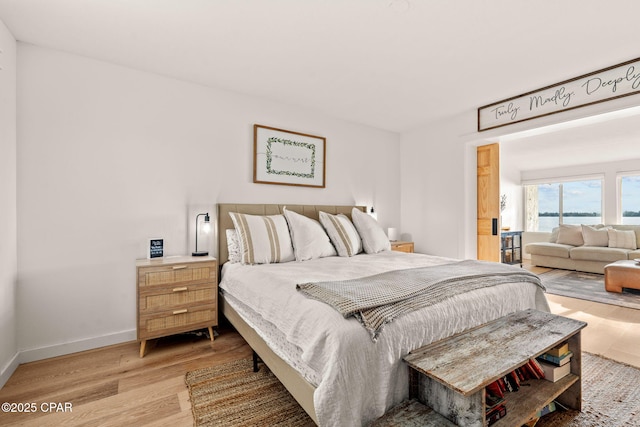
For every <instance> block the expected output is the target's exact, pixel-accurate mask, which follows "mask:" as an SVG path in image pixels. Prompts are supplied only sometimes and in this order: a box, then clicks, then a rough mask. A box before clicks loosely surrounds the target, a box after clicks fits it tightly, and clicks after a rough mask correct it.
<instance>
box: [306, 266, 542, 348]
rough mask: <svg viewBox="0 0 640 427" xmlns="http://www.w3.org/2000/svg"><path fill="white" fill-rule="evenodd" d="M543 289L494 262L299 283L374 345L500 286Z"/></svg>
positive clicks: (536, 280) (524, 275) (513, 269)
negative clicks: (399, 324)
mask: <svg viewBox="0 0 640 427" xmlns="http://www.w3.org/2000/svg"><path fill="white" fill-rule="evenodd" d="M513 282H529V283H533V284H535V285H537V286H539V287H540V288H542V289H544V286H543V285H542V283H541V282H540V279H539V278H538V276H536V275H535V274H533V273H531V272H529V271H527V270H523V269H522V268H518V267H514V266H511V265H506V264H500V263H496V262H487V261H475V260H465V261H460V262H456V263H453V264H445V265H438V266H431V267H418V268H409V269H405V270H395V271H388V272H385V273H380V274H376V275H373V276H367V277H361V278H358V279H351V280H336V281H329V282H315V283H301V284H298V285H296V288H297V289H298V291H300V292H302V293H303V294H305V295H306V296H307V297H309V298H313V299H316V300H318V301H322V302H324V303H326V304H329V305H330V306H332V307H333V308H335V309H336V310H337V311H338V312H339V313H340V314H342V316H344V317H345V318H347V317H350V316H354V317H356V318H357V319H358V320H359V321H360V323H362V325H363V326H364V327H365V328H366V329H367V331H369V333H370V334H371V339H372V340H373V341H374V342H375V341H376V340H377V338H378V335H379V334H380V332H381V331H382V328H383V327H384V325H385V324H387V323H389V322H391V321H393V320H394V319H395V318H396V317H398V316H401V315H403V314H406V313H410V312H412V311H414V310H417V309H420V308H423V307H428V306H431V305H434V304H437V303H439V302H442V301H444V300H446V299H448V298H451V297H452V296H455V295H459V294H462V293H464V292H469V291H472V290H475V289H480V288H487V287H491V286H496V285H500V284H503V283H513Z"/></svg>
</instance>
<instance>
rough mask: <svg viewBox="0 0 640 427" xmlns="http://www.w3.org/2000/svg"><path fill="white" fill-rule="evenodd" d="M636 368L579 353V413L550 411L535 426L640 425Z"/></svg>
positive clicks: (639, 400)
mask: <svg viewBox="0 0 640 427" xmlns="http://www.w3.org/2000/svg"><path fill="white" fill-rule="evenodd" d="M639 384H640V369H638V368H635V367H633V366H629V365H625V364H623V363H618V362H615V361H613V360H609V359H606V358H604V357H600V356H595V355H593V354H589V353H585V352H582V412H578V411H573V410H570V411H566V412H553V413H551V414H549V415H547V416H544V417H542V418H541V419H540V421H538V423H537V424H536V427H632V426H635V427H637V426H640V387H639V386H638V385H639Z"/></svg>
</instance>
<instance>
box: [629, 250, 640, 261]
mask: <svg viewBox="0 0 640 427" xmlns="http://www.w3.org/2000/svg"><path fill="white" fill-rule="evenodd" d="M627 256H628V257H629V259H640V249H638V250H635V251H630V252H629V253H628V254H627Z"/></svg>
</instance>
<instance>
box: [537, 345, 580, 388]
mask: <svg viewBox="0 0 640 427" xmlns="http://www.w3.org/2000/svg"><path fill="white" fill-rule="evenodd" d="M571 356H573V353H572V352H571V350H569V344H568V343H563V344H560V345H558V346H557V347H554V348H552V349H551V350H548V351H547V352H546V353H543V354H541V355H540V356H538V359H537V360H538V362H539V364H540V366H541V367H542V370H543V371H544V376H545V379H547V380H549V381H552V382H556V381H558V380H560V379H562V378H564V377H566V376H567V375H569V373H570V372H571V364H570V363H569V362H570V361H571Z"/></svg>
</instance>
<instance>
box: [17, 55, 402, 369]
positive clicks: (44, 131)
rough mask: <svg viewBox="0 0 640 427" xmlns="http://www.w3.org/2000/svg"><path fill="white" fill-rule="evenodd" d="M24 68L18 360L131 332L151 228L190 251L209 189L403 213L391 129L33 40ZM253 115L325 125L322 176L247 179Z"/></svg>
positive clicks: (394, 220) (276, 122)
mask: <svg viewBox="0 0 640 427" xmlns="http://www.w3.org/2000/svg"><path fill="white" fill-rule="evenodd" d="M18 70H19V79H18V101H19V102H18V135H19V141H18V217H19V224H18V225H19V228H18V275H19V280H20V287H19V297H18V301H19V310H18V311H19V316H20V317H19V319H20V322H19V331H18V336H19V337H20V341H19V347H20V349H21V350H22V352H23V356H24V357H23V358H22V359H23V361H27V360H34V359H39V358H43V357H49V356H52V355H55V354H61V353H68V352H72V351H77V350H82V349H85V348H91V347H96V346H100V345H104V344H110V343H112V342H120V341H124V340H130V339H135V321H136V317H135V313H136V302H135V268H134V261H135V259H136V258H144V257H145V256H146V252H145V245H146V239H147V238H149V237H163V238H165V244H166V246H167V249H166V252H167V254H168V255H172V254H173V255H175V254H185V253H189V252H190V251H192V250H193V234H194V230H193V228H194V222H195V215H196V213H198V212H204V211H205V210H208V211H209V212H211V213H214V212H215V204H216V203H217V202H240V203H243V202H244V203H252V202H255V203H263V202H272V203H274V202H275V203H292V204H293V203H308V204H351V203H354V202H355V203H358V204H365V205H372V204H373V205H374V206H375V207H376V210H377V211H378V219H379V221H380V222H381V224H382V225H383V226H384V227H388V226H400V194H399V193H398V191H397V189H398V187H399V176H400V170H399V164H400V161H399V136H398V135H397V134H393V133H390V132H385V131H380V130H376V129H372V128H369V127H365V126H360V125H356V124H352V123H348V122H344V121H340V120H336V119H333V118H330V117H326V116H321V115H319V114H317V113H315V112H314V111H311V110H306V109H302V108H298V107H295V106H287V105H282V104H277V103H273V102H269V101H265V100H261V99H257V98H254V97H249V96H243V95H239V94H234V93H230V92H226V91H222V90H216V89H212V88H207V87H203V86H199V85H195V84H190V83H186V82H181V81H177V80H174V79H170V78H165V77H162V76H158V75H154V74H149V73H145V72H140V71H135V70H131V69H127V68H123V67H119V66H116V65H112V64H108V63H104V62H100V61H96V60H92V59H88V58H85V57H80V56H75V55H71V54H66V53H63V52H59V51H54V50H50V49H45V48H40V47H36V46H32V45H25V44H19V45H18ZM255 123H258V124H263V125H267V126H274V127H280V128H284V129H289V130H294V131H300V132H304V133H308V134H312V135H320V136H324V137H326V138H327V168H326V176H327V179H326V182H327V187H326V188H325V189H317V188H305V187H291V186H278V185H264V184H254V183H253V182H252V179H253V175H252V173H253V169H252V168H253V124H255ZM205 243H206V242H205ZM201 244H202V240H199V245H201ZM209 247H210V250H211V251H213V247H214V245H213V240H212V239H210V241H209ZM200 249H202V246H200Z"/></svg>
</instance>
